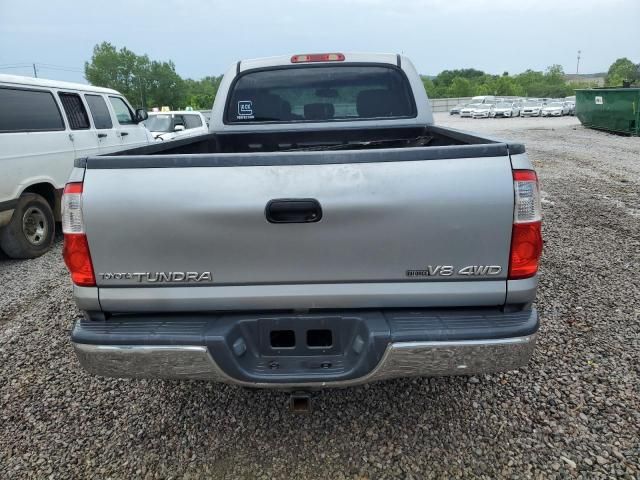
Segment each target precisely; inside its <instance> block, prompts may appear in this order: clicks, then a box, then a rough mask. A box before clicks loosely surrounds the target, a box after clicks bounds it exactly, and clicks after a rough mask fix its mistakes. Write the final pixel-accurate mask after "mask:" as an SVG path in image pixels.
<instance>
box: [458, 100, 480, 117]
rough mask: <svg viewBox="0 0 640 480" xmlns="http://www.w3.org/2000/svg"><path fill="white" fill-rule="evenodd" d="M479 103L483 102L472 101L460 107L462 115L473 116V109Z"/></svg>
mask: <svg viewBox="0 0 640 480" xmlns="http://www.w3.org/2000/svg"><path fill="white" fill-rule="evenodd" d="M479 105H482V104H481V103H470V104H469V105H466V106H465V107H463V108H461V109H460V117H473V111H474V110H475V109H476V107H478V106H479Z"/></svg>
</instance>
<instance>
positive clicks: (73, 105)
mask: <svg viewBox="0 0 640 480" xmlns="http://www.w3.org/2000/svg"><path fill="white" fill-rule="evenodd" d="M58 96H59V97H60V101H61V102H62V107H63V108H64V111H65V113H66V114H67V120H69V126H70V127H71V130H86V129H87V128H89V127H90V125H89V116H88V115H87V111H86V110H85V108H84V105H83V104H82V99H81V98H80V95H77V94H75V93H58Z"/></svg>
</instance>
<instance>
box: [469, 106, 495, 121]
mask: <svg viewBox="0 0 640 480" xmlns="http://www.w3.org/2000/svg"><path fill="white" fill-rule="evenodd" d="M492 110H493V105H492V104H488V103H483V104H482V105H477V106H476V108H474V109H473V112H472V113H471V118H489V117H490V116H491V111H492Z"/></svg>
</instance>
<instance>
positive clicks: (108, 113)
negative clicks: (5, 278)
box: [0, 75, 153, 258]
mask: <svg viewBox="0 0 640 480" xmlns="http://www.w3.org/2000/svg"><path fill="white" fill-rule="evenodd" d="M146 119H147V114H146V112H145V111H144V110H138V111H136V112H134V111H133V109H132V108H131V106H130V105H129V102H127V100H126V99H125V98H124V97H123V96H122V95H121V94H120V93H118V92H117V91H115V90H111V89H108V88H99V87H93V86H90V85H83V84H77V83H67V82H58V81H53V80H44V79H38V78H31V77H19V76H14V75H0V248H2V250H3V251H4V252H5V253H6V254H7V255H8V256H9V257H12V258H34V257H37V256H39V255H42V254H43V253H45V252H46V251H47V250H48V249H49V247H50V246H51V243H52V241H53V237H54V233H55V221H56V220H60V197H61V195H62V190H63V188H64V185H65V182H66V181H67V179H68V177H69V174H70V173H71V170H72V169H73V161H74V159H75V158H77V157H86V156H89V155H96V154H99V153H109V152H116V151H118V150H122V149H125V148H131V147H134V146H136V145H146V144H148V143H151V142H153V138H152V137H151V134H150V133H149V131H148V130H147V129H146V128H145V127H144V126H143V125H142V124H141V123H140V122H142V121H144V120H146Z"/></svg>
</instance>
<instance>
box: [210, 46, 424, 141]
mask: <svg viewBox="0 0 640 480" xmlns="http://www.w3.org/2000/svg"><path fill="white" fill-rule="evenodd" d="M343 68H344V69H343ZM347 68H348V69H347ZM285 69H286V70H287V71H286V73H285V72H283V70H285ZM323 69H326V71H325V73H326V74H324V75H323V72H322V70H323ZM337 122H340V124H341V128H368V127H374V126H377V127H379V126H399V127H402V126H410V125H416V124H432V123H433V114H432V111H431V106H430V104H429V100H428V98H427V95H426V92H425V90H424V85H423V84H422V80H421V79H420V75H419V74H418V72H417V71H416V69H415V68H414V66H413V64H412V63H411V61H410V60H409V59H408V58H406V57H404V56H403V55H399V54H394V53H311V54H309V53H305V54H294V55H282V56H277V57H265V58H254V59H249V60H241V61H239V62H236V63H235V64H233V65H231V66H230V67H229V69H228V70H227V72H226V73H225V75H224V77H223V79H222V81H221V83H220V87H219V89H218V92H217V94H216V98H215V101H214V104H213V108H212V111H211V119H210V123H209V131H210V132H221V131H274V130H282V129H283V128H286V129H289V130H298V129H309V128H312V127H317V128H320V129H324V128H333V127H334V126H335V123H337Z"/></svg>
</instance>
